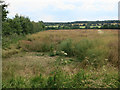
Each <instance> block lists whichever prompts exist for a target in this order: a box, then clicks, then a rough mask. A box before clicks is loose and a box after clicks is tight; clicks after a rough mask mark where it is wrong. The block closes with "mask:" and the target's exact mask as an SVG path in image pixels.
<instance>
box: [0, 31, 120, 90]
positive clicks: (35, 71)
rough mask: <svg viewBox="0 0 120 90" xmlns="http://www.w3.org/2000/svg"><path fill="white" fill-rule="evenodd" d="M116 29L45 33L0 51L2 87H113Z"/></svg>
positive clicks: (114, 83)
mask: <svg viewBox="0 0 120 90" xmlns="http://www.w3.org/2000/svg"><path fill="white" fill-rule="evenodd" d="M118 65H119V64H118V30H95V29H94V30H92V29H91V30H84V29H83V30H48V31H42V32H39V33H35V34H32V35H27V36H26V37H25V38H24V40H19V41H17V42H16V43H15V44H11V45H10V46H9V47H8V48H6V49H3V71H2V72H3V74H2V76H3V87H4V88H14V87H17V88H117V87H118V86H119V84H120V82H119V75H118Z"/></svg>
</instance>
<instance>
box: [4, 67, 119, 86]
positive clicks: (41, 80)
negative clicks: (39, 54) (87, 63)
mask: <svg viewBox="0 0 120 90" xmlns="http://www.w3.org/2000/svg"><path fill="white" fill-rule="evenodd" d="M94 75H95V74H94ZM94 75H92V74H87V73H86V72H85V71H84V70H82V69H81V70H80V71H79V72H78V73H76V74H74V75H68V74H66V73H64V72H62V71H61V70H55V71H54V72H52V75H51V76H48V77H44V76H42V75H41V74H40V75H39V76H37V75H36V76H34V77H32V78H29V79H26V78H24V77H19V76H18V77H12V78H11V79H9V80H7V82H3V88H117V87H118V85H119V81H118V77H116V75H111V74H106V73H104V78H101V77H103V76H102V75H100V76H99V77H100V79H98V78H97V79H96V80H95V77H93V76H94ZM97 80H98V81H97Z"/></svg>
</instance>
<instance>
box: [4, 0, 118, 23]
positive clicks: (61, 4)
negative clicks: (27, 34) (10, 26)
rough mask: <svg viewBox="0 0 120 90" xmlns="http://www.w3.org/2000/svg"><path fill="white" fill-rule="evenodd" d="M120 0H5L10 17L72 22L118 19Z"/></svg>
mask: <svg viewBox="0 0 120 90" xmlns="http://www.w3.org/2000/svg"><path fill="white" fill-rule="evenodd" d="M119 1H120V0H5V2H6V3H8V4H9V6H8V11H9V14H8V17H10V18H13V17H14V16H15V14H18V15H24V16H28V17H29V18H30V19H31V20H32V21H44V22H71V21H95V20H118V2H119Z"/></svg>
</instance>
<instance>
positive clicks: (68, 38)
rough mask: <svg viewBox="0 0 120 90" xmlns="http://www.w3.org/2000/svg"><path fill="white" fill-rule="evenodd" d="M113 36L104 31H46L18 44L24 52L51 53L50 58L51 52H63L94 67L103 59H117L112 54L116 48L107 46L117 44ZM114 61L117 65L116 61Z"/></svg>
mask: <svg viewBox="0 0 120 90" xmlns="http://www.w3.org/2000/svg"><path fill="white" fill-rule="evenodd" d="M68 32H69V33H68ZM115 35H117V33H116V31H113V32H111V31H104V33H103V34H99V33H97V32H96V31H92V30H90V31H84V30H83V31H82V30H81V31H78V30H76V31H74V30H73V31H70V30H69V31H66V30H65V31H62V30H60V31H46V32H40V33H38V34H33V35H32V36H28V39H27V40H26V41H21V42H20V47H21V48H22V49H23V50H25V51H36V52H51V53H52V54H51V56H52V55H53V51H56V52H61V51H63V52H64V53H66V56H68V57H75V58H77V59H78V60H79V61H81V62H82V61H83V60H85V58H89V62H90V63H93V62H94V63H95V62H96V65H95V66H99V65H102V64H103V63H104V61H105V59H110V60H109V61H112V62H113V61H114V59H117V54H114V53H113V52H114V51H115V50H116V48H117V46H113V45H112V46H113V47H112V46H111V44H109V43H110V42H114V41H115V42H116V43H117V37H116V36H115ZM33 38H34V40H33ZM106 40H107V41H106ZM110 48H112V49H110ZM111 54H112V55H113V56H112V55H111ZM58 55H61V54H60V53H58ZM53 56H54V55H53ZM112 57H113V58H112ZM115 61H116V62H115V64H117V61H118V60H115Z"/></svg>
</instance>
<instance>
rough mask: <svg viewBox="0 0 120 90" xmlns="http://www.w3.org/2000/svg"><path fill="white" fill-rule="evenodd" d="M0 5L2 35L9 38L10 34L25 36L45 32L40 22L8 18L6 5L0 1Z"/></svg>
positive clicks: (20, 17) (18, 17)
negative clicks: (0, 7)
mask: <svg viewBox="0 0 120 90" xmlns="http://www.w3.org/2000/svg"><path fill="white" fill-rule="evenodd" d="M0 4H1V5H2V35H3V37H4V36H9V35H12V34H17V35H21V34H23V35H26V34H32V33H35V32H39V31H42V30H45V25H44V23H43V22H42V21H39V22H34V21H31V20H30V18H29V17H25V16H19V15H18V14H16V15H15V17H14V18H12V19H11V18H8V17H7V14H8V13H9V12H8V11H7V9H6V8H7V7H8V5H7V4H6V3H5V2H4V1H1V0H0Z"/></svg>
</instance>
